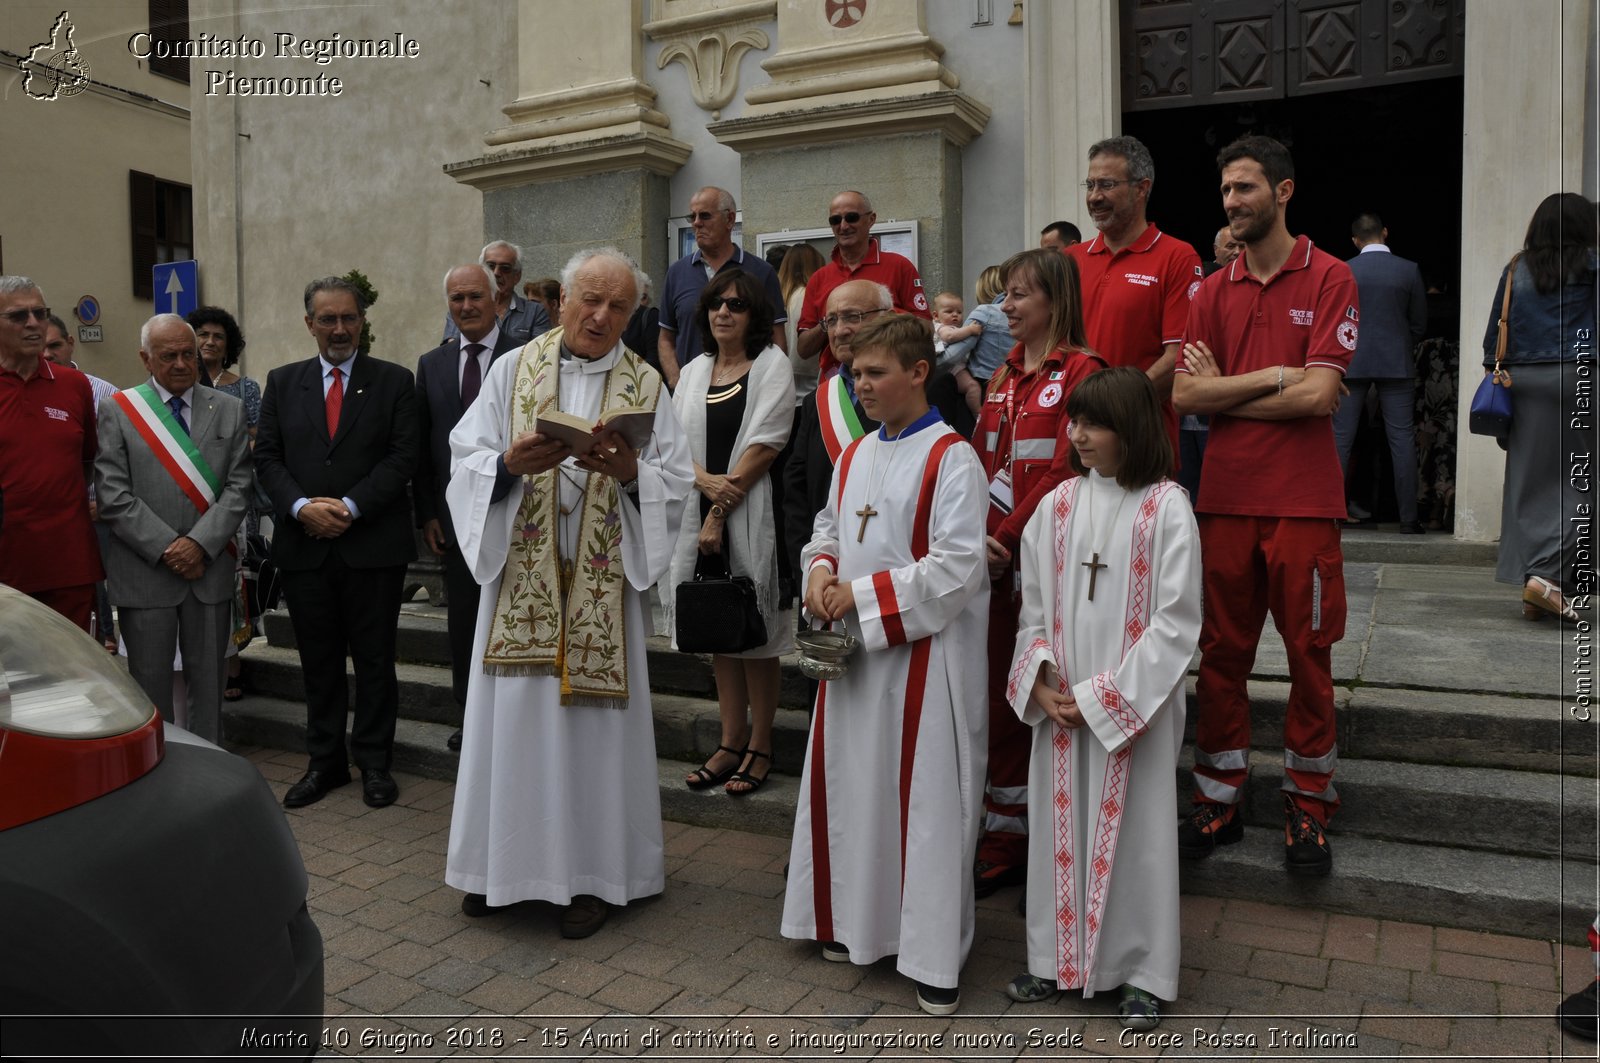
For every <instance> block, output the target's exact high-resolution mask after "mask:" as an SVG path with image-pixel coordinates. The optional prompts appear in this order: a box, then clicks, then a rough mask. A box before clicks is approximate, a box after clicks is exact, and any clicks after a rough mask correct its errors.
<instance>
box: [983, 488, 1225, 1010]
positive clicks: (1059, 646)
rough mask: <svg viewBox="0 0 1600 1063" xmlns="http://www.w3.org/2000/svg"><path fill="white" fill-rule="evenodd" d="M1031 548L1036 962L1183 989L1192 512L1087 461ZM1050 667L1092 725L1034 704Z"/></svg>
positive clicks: (1052, 502) (1071, 975) (1038, 527)
mask: <svg viewBox="0 0 1600 1063" xmlns="http://www.w3.org/2000/svg"><path fill="white" fill-rule="evenodd" d="M1090 492H1093V501H1092V504H1091V503H1090ZM1119 501H1120V502H1121V503H1122V506H1121V511H1120V512H1118V509H1117V507H1118V503H1119ZM1113 515H1115V516H1116V520H1115V522H1114V526H1113V520H1112V517H1113ZM1091 528H1092V529H1093V534H1092V535H1091ZM1096 552H1098V553H1099V560H1100V561H1101V562H1102V563H1103V564H1105V565H1106V567H1105V568H1103V569H1099V570H1098V576H1097V577H1096V580H1095V588H1094V600H1093V601H1089V600H1088V588H1089V575H1090V570H1089V569H1087V568H1085V567H1084V565H1083V563H1084V562H1086V561H1089V560H1090V559H1091V557H1093V556H1094V555H1095V554H1096ZM1020 557H1021V561H1022V616H1021V620H1020V624H1019V629H1018V633H1017V653H1016V657H1015V663H1014V665H1013V666H1012V669H1011V674H1010V677H1009V678H1008V680H1007V686H1006V696H1007V698H1008V699H1009V701H1010V702H1011V706H1012V708H1014V709H1015V710H1016V712H1017V715H1018V716H1019V717H1020V718H1021V719H1022V722H1023V723H1025V724H1027V725H1029V726H1030V727H1032V728H1033V757H1032V759H1031V761H1030V762H1029V767H1028V818H1029V822H1030V825H1031V826H1032V828H1033V829H1032V830H1030V831H1029V833H1028V935H1027V936H1028V973H1029V974H1033V975H1036V976H1038V977H1040V978H1049V979H1054V980H1056V981H1057V982H1059V983H1060V985H1061V988H1063V989H1079V988H1081V989H1083V991H1084V996H1086V997H1087V996H1092V995H1093V994H1094V993H1095V992H1097V991H1101V990H1107V989H1115V988H1116V987H1118V986H1120V985H1122V984H1123V983H1127V982H1131V983H1132V984H1134V985H1136V986H1138V987H1139V988H1141V989H1143V990H1145V991H1147V992H1149V993H1153V994H1155V995H1156V996H1158V997H1162V998H1165V999H1167V1000H1172V999H1174V998H1176V997H1177V995H1178V951H1179V935H1178V837H1177V817H1176V814H1175V812H1174V810H1175V809H1176V807H1177V757H1178V748H1179V746H1181V745H1182V743H1183V719H1184V675H1185V674H1186V673H1187V671H1188V668H1189V662H1190V660H1191V659H1193V657H1194V651H1195V646H1196V644H1197V643H1198V642H1199V639H1200V539H1199V536H1198V534H1197V532H1196V530H1195V521H1194V514H1193V513H1192V512H1191V511H1190V509H1189V502H1188V498H1187V496H1185V495H1184V493H1183V491H1182V489H1181V488H1179V487H1178V486H1177V485H1176V484H1174V483H1172V482H1171V481H1170V480H1163V481H1161V482H1159V483H1156V484H1153V485H1151V486H1150V487H1147V488H1145V489H1143V490H1141V491H1133V492H1127V491H1124V490H1123V489H1122V488H1121V487H1119V486H1117V483H1116V481H1115V480H1108V479H1106V478H1105V477H1103V476H1101V475H1100V474H1099V473H1090V475H1088V476H1082V477H1075V478H1073V479H1071V480H1068V481H1067V482H1066V483H1063V484H1061V485H1060V486H1059V487H1057V488H1056V489H1055V490H1054V491H1052V492H1051V493H1050V494H1049V495H1046V496H1045V498H1044V500H1043V501H1042V502H1040V503H1039V508H1038V509H1036V510H1035V511H1034V514H1033V517H1032V518H1031V519H1030V520H1029V521H1028V526H1027V529H1026V530H1025V531H1024V532H1023V536H1022V548H1021V553H1020ZM1045 664H1051V665H1054V666H1055V668H1056V669H1057V670H1058V671H1059V672H1060V675H1061V679H1062V682H1063V683H1065V684H1066V687H1067V689H1069V690H1070V692H1071V693H1072V696H1073V698H1074V700H1075V701H1076V702H1077V703H1078V708H1079V710H1080V711H1081V712H1082V713H1083V716H1084V724H1085V725H1084V726H1082V727H1077V728H1063V727H1060V726H1059V725H1057V724H1055V723H1054V722H1052V721H1051V720H1049V719H1048V718H1047V717H1046V716H1045V715H1044V712H1043V710H1041V709H1040V708H1039V707H1038V706H1037V705H1036V704H1034V703H1033V702H1032V701H1031V700H1030V698H1029V692H1030V691H1031V690H1032V689H1033V684H1034V679H1035V677H1036V676H1037V674H1038V672H1039V669H1040V668H1041V667H1043V666H1044V665H1045Z"/></svg>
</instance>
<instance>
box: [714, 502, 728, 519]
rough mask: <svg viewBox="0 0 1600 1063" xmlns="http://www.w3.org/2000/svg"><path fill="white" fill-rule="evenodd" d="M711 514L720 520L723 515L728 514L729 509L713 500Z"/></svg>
mask: <svg viewBox="0 0 1600 1063" xmlns="http://www.w3.org/2000/svg"><path fill="white" fill-rule="evenodd" d="M711 515H712V516H713V517H716V518H717V519H718V520H721V519H722V518H723V517H726V516H727V515H728V511H727V510H725V509H723V508H722V506H721V505H719V504H717V503H715V502H713V503H712V504H711Z"/></svg>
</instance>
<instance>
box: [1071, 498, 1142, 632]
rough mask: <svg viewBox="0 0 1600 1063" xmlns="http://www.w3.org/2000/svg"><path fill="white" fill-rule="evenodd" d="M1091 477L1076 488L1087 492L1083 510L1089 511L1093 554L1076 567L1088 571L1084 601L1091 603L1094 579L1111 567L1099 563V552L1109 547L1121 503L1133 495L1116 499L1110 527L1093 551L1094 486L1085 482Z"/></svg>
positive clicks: (1090, 543)
mask: <svg viewBox="0 0 1600 1063" xmlns="http://www.w3.org/2000/svg"><path fill="white" fill-rule="evenodd" d="M1092 475H1093V473H1088V474H1086V475H1085V476H1084V480H1085V483H1084V484H1083V485H1082V486H1081V487H1079V488H1078V490H1079V491H1087V492H1089V499H1088V501H1087V502H1086V503H1085V505H1084V508H1085V509H1087V510H1088V511H1089V512H1088V513H1087V514H1086V516H1087V517H1088V521H1089V547H1090V549H1091V550H1092V551H1093V553H1092V555H1091V556H1090V558H1089V560H1087V561H1079V562H1078V566H1079V567H1080V568H1086V569H1088V570H1089V594H1088V597H1087V599H1086V600H1088V601H1091V602H1092V601H1094V581H1095V577H1096V576H1098V575H1100V570H1101V569H1103V568H1110V567H1111V566H1110V565H1105V564H1102V563H1101V562H1100V551H1101V550H1104V549H1105V548H1106V547H1107V546H1108V545H1110V542H1111V536H1112V535H1113V534H1114V533H1115V532H1116V530H1117V518H1118V517H1120V516H1122V503H1124V502H1126V501H1127V500H1128V496H1129V495H1130V494H1132V493H1133V492H1131V491H1123V492H1122V497H1121V498H1119V499H1117V509H1116V512H1115V513H1113V514H1111V527H1109V528H1107V529H1106V533H1105V535H1103V536H1100V537H1099V538H1100V546H1099V548H1098V549H1095V545H1094V541H1095V538H1096V536H1095V533H1094V495H1095V491H1094V485H1093V484H1092V483H1088V482H1087V481H1088V479H1089V477H1090V476H1092Z"/></svg>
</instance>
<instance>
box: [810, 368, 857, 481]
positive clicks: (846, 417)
mask: <svg viewBox="0 0 1600 1063" xmlns="http://www.w3.org/2000/svg"><path fill="white" fill-rule="evenodd" d="M817 426H818V427H819V428H820V429H821V430H822V446H823V448H824V449H825V450H827V452H828V462H829V463H830V464H833V465H837V464H839V455H840V454H842V453H844V448H845V447H848V446H849V445H850V444H851V443H854V442H855V441H856V440H858V439H860V438H861V437H862V436H864V435H866V434H867V430H866V428H865V427H864V426H863V425H862V424H861V418H860V417H858V416H857V415H856V407H855V404H854V403H853V402H851V401H850V390H849V388H848V387H846V385H845V382H844V375H843V373H842V372H840V373H835V374H833V375H832V376H830V377H829V378H828V379H827V380H824V381H823V382H822V385H821V386H820V387H818V388H817Z"/></svg>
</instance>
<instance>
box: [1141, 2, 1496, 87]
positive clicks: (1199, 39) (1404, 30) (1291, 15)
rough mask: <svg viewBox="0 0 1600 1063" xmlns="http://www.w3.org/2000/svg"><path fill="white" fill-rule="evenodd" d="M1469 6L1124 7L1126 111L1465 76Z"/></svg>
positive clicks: (1273, 4) (1166, 4) (1267, 4)
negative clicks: (1467, 7)
mask: <svg viewBox="0 0 1600 1063" xmlns="http://www.w3.org/2000/svg"><path fill="white" fill-rule="evenodd" d="M1464 8H1465V0H1200V2H1193V0H1189V2H1179V0H1122V8H1121V17H1122V108H1123V110H1124V111H1148V110H1157V109H1164V108H1175V107H1194V106H1199V105H1202V104H1217V103H1231V102H1241V103H1243V102H1248V101H1251V100H1270V99H1283V98H1285V97H1288V96H1304V95H1309V94H1312V93H1319V92H1337V91H1341V90H1344V89H1353V88H1370V87H1374V86H1378V85H1386V84H1393V83H1395V82H1399V81H1417V80H1422V79H1425V78H1435V77H1449V76H1452V75H1459V74H1460V73H1461V71H1462V63H1461V54H1462V49H1463V43H1464V42H1463V22H1464V17H1463V16H1464Z"/></svg>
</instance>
